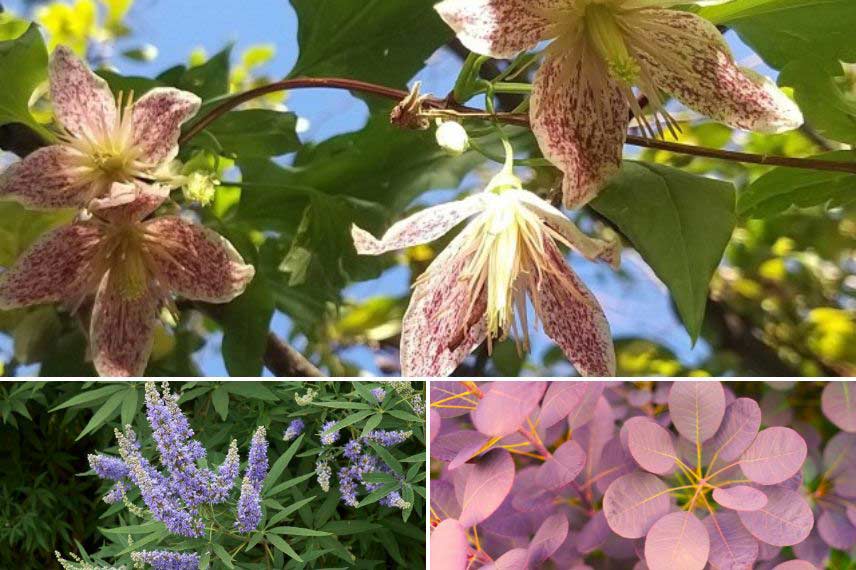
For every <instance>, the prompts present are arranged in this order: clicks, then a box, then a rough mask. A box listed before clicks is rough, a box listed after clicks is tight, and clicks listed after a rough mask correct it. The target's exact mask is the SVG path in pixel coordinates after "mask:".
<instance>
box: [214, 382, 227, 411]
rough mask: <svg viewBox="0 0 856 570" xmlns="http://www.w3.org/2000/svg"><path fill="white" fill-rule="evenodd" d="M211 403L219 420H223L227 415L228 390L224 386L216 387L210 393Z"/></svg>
mask: <svg viewBox="0 0 856 570" xmlns="http://www.w3.org/2000/svg"><path fill="white" fill-rule="evenodd" d="M211 403H212V404H213V405H214V411H216V412H217V413H218V414H219V415H220V418H221V419H223V420H225V419H226V417H227V416H228V415H229V389H228V388H227V387H226V386H225V385H220V386H217V388H216V389H215V390H214V392H212V393H211Z"/></svg>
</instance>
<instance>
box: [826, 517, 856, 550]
mask: <svg viewBox="0 0 856 570" xmlns="http://www.w3.org/2000/svg"><path fill="white" fill-rule="evenodd" d="M817 532H818V534H820V538H822V539H823V542H825V543H826V544H828V545H829V546H831V547H832V548H837V549H838V550H850V549H851V548H852V547H853V545H856V527H854V526H853V524H852V523H851V522H850V520H849V519H848V518H847V516H846V515H845V514H844V513H843V512H840V513H839V512H835V511H823V513H822V514H821V515H820V517H818V519H817Z"/></svg>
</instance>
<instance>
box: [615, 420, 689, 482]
mask: <svg viewBox="0 0 856 570" xmlns="http://www.w3.org/2000/svg"><path fill="white" fill-rule="evenodd" d="M627 447H628V449H629V450H630V455H632V456H633V459H635V460H636V463H638V464H639V466H640V467H642V469H645V470H646V471H650V472H651V473H655V474H657V475H665V474H666V473H668V472H669V471H671V470H672V468H673V467H674V466H675V459H676V458H677V454H676V452H675V446H674V444H673V443H672V436H671V435H670V434H669V432H668V431H666V429H665V428H662V427H660V426H659V425H657V424H655V423H654V422H652V421H644V422H636V423H634V424H633V425H632V426H631V427H630V428H629V429H628V431H627Z"/></svg>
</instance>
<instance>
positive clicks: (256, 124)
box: [189, 109, 300, 158]
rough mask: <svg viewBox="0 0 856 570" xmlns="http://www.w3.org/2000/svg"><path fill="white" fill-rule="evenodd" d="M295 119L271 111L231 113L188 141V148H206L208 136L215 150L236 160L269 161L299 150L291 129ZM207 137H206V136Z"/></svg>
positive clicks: (295, 121)
mask: <svg viewBox="0 0 856 570" xmlns="http://www.w3.org/2000/svg"><path fill="white" fill-rule="evenodd" d="M296 126H297V116H296V115H295V114H294V113H283V112H281V111H274V110H271V109H247V110H244V111H232V112H231V113H227V114H226V115H224V116H223V117H220V118H219V119H217V120H216V121H215V122H214V124H212V125H211V126H210V127H208V128H207V129H205V131H203V132H202V133H200V134H199V135H197V136H195V137H194V138H193V139H191V141H190V143H189V144H191V145H195V146H202V147H205V148H209V147H210V146H211V138H210V137H211V136H213V137H214V139H215V140H216V141H217V143H218V145H219V147H220V148H219V149H214V150H219V151H220V152H222V153H225V154H226V155H232V156H236V157H264V158H267V157H271V156H280V155H283V154H287V153H289V152H294V151H296V150H297V149H298V148H300V140H299V139H298V138H297V133H296V132H295V127H296ZM206 133H207V134H206Z"/></svg>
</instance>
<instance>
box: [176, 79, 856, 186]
mask: <svg viewBox="0 0 856 570" xmlns="http://www.w3.org/2000/svg"><path fill="white" fill-rule="evenodd" d="M295 89H342V90H347V91H355V92H359V93H366V94H370V95H375V96H378V97H384V98H386V99H392V100H395V101H401V100H402V99H404V98H405V97H407V96H408V92H407V91H402V90H400V89H393V88H391V87H385V86H383V85H376V84H374V83H367V82H365V81H358V80H355V79H345V78H340V77H296V78H293V79H283V80H282V81H276V82H274V83H270V84H268V85H263V86H261V87H256V88H254V89H250V90H248V91H244V92H243V93H239V94H237V95H234V96H232V97H230V98H228V99H225V100H223V101H221V102H219V103H216V104H214V105H212V106H211V107H210V108H209V109H208V110H207V112H206V113H205V114H204V115H203V116H202V117H201V118H200V119H199V120H198V121H196V122H195V123H193V124H192V125H191V126H190V127H189V128H188V129H187V130H186V131H185V132H184V134H182V136H181V139H180V141H179V142H180V143H185V142H187V141H189V140H190V139H192V138H193V137H195V136H196V135H198V134H199V133H201V132H202V131H204V130H205V129H206V128H207V127H208V126H209V125H210V124H212V123H213V122H214V121H216V120H217V119H218V118H220V117H222V116H223V115H225V114H226V113H228V112H229V111H231V110H232V109H235V108H236V107H238V106H240V105H242V104H244V103H246V102H248V101H252V100H253V99H256V98H258V97H261V96H263V95H267V94H269V93H275V92H278V91H291V90H295ZM422 104H423V107H424V108H425V109H426V110H433V111H439V112H448V114H449V115H452V116H455V117H463V118H466V117H472V118H481V119H484V118H486V117H490V118H491V119H492V120H494V121H496V122H499V123H504V124H508V125H517V126H521V127H527V128H529V117H528V116H527V115H525V114H520V113H497V114H495V115H491V114H489V113H485V111H483V110H481V109H475V108H472V107H467V106H464V105H461V104H459V103H457V102H455V101H453V100H451V99H438V98H436V97H426V98H424V100H423V103H422ZM435 114H436V113H435ZM627 144H629V145H632V146H639V147H644V148H653V149H657V150H664V151H668V152H673V153H677V154H686V155H691V156H702V157H706V158H715V159H720V160H729V161H732V162H743V163H748V164H762V165H766V166H786V167H790V168H802V169H809V170H824V171H831V172H844V173H850V174H856V162H839V161H832V160H818V159H814V158H796V157H788V156H776V155H763V154H752V153H746V152H736V151H730V150H722V149H715V148H707V147H701V146H695V145H687V144H682V143H676V142H669V141H664V140H659V139H651V138H648V137H640V136H635V135H628V136H627Z"/></svg>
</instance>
